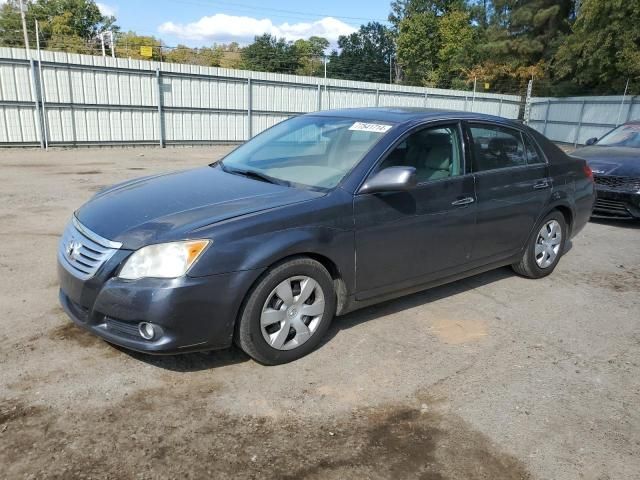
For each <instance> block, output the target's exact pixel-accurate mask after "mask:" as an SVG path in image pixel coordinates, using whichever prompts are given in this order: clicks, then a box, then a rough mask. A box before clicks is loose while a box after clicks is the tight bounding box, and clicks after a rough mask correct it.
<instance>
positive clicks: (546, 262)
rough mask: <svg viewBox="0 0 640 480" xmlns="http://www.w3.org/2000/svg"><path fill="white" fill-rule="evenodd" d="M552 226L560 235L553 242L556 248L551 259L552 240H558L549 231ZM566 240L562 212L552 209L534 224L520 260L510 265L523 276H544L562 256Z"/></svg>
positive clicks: (565, 224) (565, 223)
mask: <svg viewBox="0 0 640 480" xmlns="http://www.w3.org/2000/svg"><path fill="white" fill-rule="evenodd" d="M550 225H551V227H550ZM553 226H557V228H558V229H559V231H560V235H561V237H560V239H559V243H555V245H557V247H558V248H557V253H556V255H555V257H553V259H552V258H551V255H550V253H551V251H553V250H554V249H555V246H554V242H558V238H557V235H555V236H554V235H552V234H551V233H550V228H553ZM543 229H545V230H546V234H547V238H544V237H543ZM566 242H567V222H566V220H565V218H564V215H562V213H560V212H559V211H557V210H554V211H552V212H551V213H549V214H548V215H547V216H546V217H544V219H543V220H542V221H541V222H540V223H539V224H538V225H536V228H535V229H534V231H533V234H532V236H531V238H530V239H529V241H528V243H527V246H526V247H525V250H524V252H523V254H522V258H521V260H520V261H519V262H518V263H514V264H513V265H512V266H511V267H512V268H513V270H514V271H515V272H516V273H517V274H519V275H522V276H523V277H527V278H542V277H546V276H547V275H549V274H550V273H551V272H553V270H554V269H555V268H556V266H557V265H558V262H559V261H560V257H562V254H563V252H564V247H565V244H566ZM541 250H542V252H541ZM536 252H538V253H536Z"/></svg>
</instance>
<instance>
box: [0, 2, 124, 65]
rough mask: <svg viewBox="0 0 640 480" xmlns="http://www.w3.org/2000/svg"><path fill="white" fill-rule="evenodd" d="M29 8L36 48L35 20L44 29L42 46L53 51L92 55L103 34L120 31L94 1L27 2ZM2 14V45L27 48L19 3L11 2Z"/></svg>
mask: <svg viewBox="0 0 640 480" xmlns="http://www.w3.org/2000/svg"><path fill="white" fill-rule="evenodd" d="M26 8H27V10H26V13H25V16H26V23H27V32H28V35H29V40H30V42H31V44H32V46H35V43H36V42H35V20H38V23H39V27H40V43H41V45H42V46H43V47H44V48H48V49H50V50H65V51H71V52H79V53H89V52H91V51H92V49H94V48H95V47H96V37H97V35H98V34H99V33H101V32H104V31H105V30H114V31H118V26H117V25H116V24H115V18H114V17H108V16H105V15H103V14H102V13H101V12H100V9H99V8H98V6H97V5H96V3H95V2H94V1H93V0H36V1H27V2H26ZM0 13H1V14H0V45H7V46H22V45H24V40H23V35H22V23H21V20H20V10H19V4H18V2H17V1H16V0H9V1H8V2H7V3H5V4H4V5H3V6H2V8H1V9H0Z"/></svg>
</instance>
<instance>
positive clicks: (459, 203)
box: [451, 197, 476, 207]
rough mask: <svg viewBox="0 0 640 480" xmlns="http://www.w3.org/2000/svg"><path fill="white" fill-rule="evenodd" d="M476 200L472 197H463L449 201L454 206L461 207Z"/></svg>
mask: <svg viewBox="0 0 640 480" xmlns="http://www.w3.org/2000/svg"><path fill="white" fill-rule="evenodd" d="M475 201H476V200H475V199H474V198H473V197H464V198H461V199H459V200H456V201H454V202H451V205H453V206H454V207H461V206H463V205H469V204H470V203H473V202H475Z"/></svg>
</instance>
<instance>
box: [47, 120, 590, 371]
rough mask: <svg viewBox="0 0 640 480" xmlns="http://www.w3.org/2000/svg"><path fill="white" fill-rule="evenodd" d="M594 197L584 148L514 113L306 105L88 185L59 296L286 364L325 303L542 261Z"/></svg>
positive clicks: (104, 314) (112, 337) (81, 311)
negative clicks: (181, 160) (206, 158)
mask: <svg viewBox="0 0 640 480" xmlns="http://www.w3.org/2000/svg"><path fill="white" fill-rule="evenodd" d="M594 199H595V189H594V184H593V178H592V175H591V171H590V169H589V168H588V166H587V165H586V163H585V162H584V161H583V160H578V159H575V158H571V157H569V156H567V155H566V154H565V153H564V152H562V150H560V149H559V148H558V147H556V146H555V145H554V144H553V143H551V142H550V141H548V140H547V139H546V138H544V137H543V136H542V135H540V134H539V133H537V132H535V131H534V130H532V129H530V128H528V127H526V126H523V125H521V124H519V123H516V122H512V121H508V120H505V119H503V118H499V117H493V116H488V115H481V114H474V113H465V112H450V111H441V110H427V109H408V108H387V109H385V108H374V109H345V110H334V111H326V112H317V113H312V114H307V115H302V116H299V117H295V118H292V119H289V120H286V121H284V122H282V123H280V124H278V125H276V126H274V127H272V128H271V129H269V130H267V131H265V132H263V133H261V134H260V135H258V136H257V137H255V138H254V139H252V140H250V141H249V142H247V143H245V144H244V145H242V146H240V147H238V148H237V149H236V150H234V151H233V152H231V153H230V154H229V155H227V156H226V157H225V158H224V159H223V160H222V161H220V162H218V163H216V164H212V165H210V166H206V167H202V168H198V169H195V170H188V171H182V172H176V173H171V174H164V175H157V176H153V177H147V178H142V179H138V180H133V181H129V182H125V183H123V184H120V185H116V186H114V187H111V188H108V189H106V190H104V191H102V192H100V193H98V194H97V195H95V197H94V198H92V199H91V200H90V201H89V202H87V203H86V204H85V205H83V206H82V207H81V208H80V209H78V210H77V211H76V212H75V214H74V215H73V218H72V219H71V222H70V223H69V225H68V227H67V229H66V230H65V232H64V234H63V236H62V239H61V242H60V248H59V252H58V275H59V280H60V301H61V303H62V305H63V307H64V308H65V310H66V312H67V313H68V314H69V316H70V317H71V319H72V320H73V321H74V322H75V323H77V324H78V325H80V326H81V327H83V328H86V329H88V330H89V331H91V332H93V333H95V334H96V335H99V336H101V337H102V338H104V339H106V340H107V341H109V342H112V343H115V344H117V345H121V346H123V347H126V348H129V349H133V350H139V351H142V352H150V353H179V352H187V351H194V350H207V349H214V348H224V347H228V346H229V345H230V344H231V342H232V341H234V340H235V342H236V343H237V344H238V345H239V346H240V348H242V349H243V350H244V351H245V352H247V353H248V354H249V355H250V356H252V357H253V358H255V359H256V360H258V361H260V362H262V363H265V364H277V363H284V362H288V361H291V360H294V359H297V358H299V357H301V356H303V355H305V354H307V353H309V352H310V351H311V350H313V349H314V348H315V347H316V346H317V345H318V344H319V342H320V341H321V339H322V336H323V335H324V333H325V332H326V331H327V329H328V328H329V324H330V322H331V320H332V318H333V317H334V315H336V314H337V315H342V314H345V313H347V312H350V311H352V310H355V309H357V308H360V307H363V306H367V305H371V304H374V303H377V302H381V301H384V300H388V299H391V298H394V297H398V296H401V295H405V294H408V293H411V292H415V291H419V290H423V289H425V288H429V287H432V286H435V285H440V284H443V283H447V282H451V281H454V280H457V279H460V278H463V277H467V276H470V275H474V274H477V273H480V272H483V271H487V270H490V269H494V268H497V267H501V266H504V265H512V266H513V268H514V270H515V271H516V272H518V273H519V274H521V275H524V276H526V277H530V278H540V277H544V276H546V275H549V274H550V273H551V272H552V271H553V270H554V268H555V267H556V265H557V264H558V261H559V260H560V258H561V256H562V253H563V251H564V248H565V245H566V243H567V241H568V240H569V239H570V238H571V237H572V236H574V235H576V234H577V233H578V232H579V231H580V230H581V229H582V228H583V226H584V225H585V224H586V223H587V221H588V219H589V217H590V215H591V210H592V207H593V202H594ZM389 328H394V327H392V326H390V327H389Z"/></svg>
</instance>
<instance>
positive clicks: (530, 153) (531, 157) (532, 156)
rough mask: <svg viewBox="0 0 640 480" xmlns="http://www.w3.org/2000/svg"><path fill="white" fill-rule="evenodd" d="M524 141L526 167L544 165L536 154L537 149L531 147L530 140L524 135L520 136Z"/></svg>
mask: <svg viewBox="0 0 640 480" xmlns="http://www.w3.org/2000/svg"><path fill="white" fill-rule="evenodd" d="M522 138H523V139H524V145H525V148H526V150H527V165H535V164H537V163H544V160H543V159H542V157H541V156H540V154H539V153H538V149H537V148H536V147H535V146H534V145H533V143H532V142H531V140H529V138H527V136H526V135H524V134H523V135H522Z"/></svg>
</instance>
